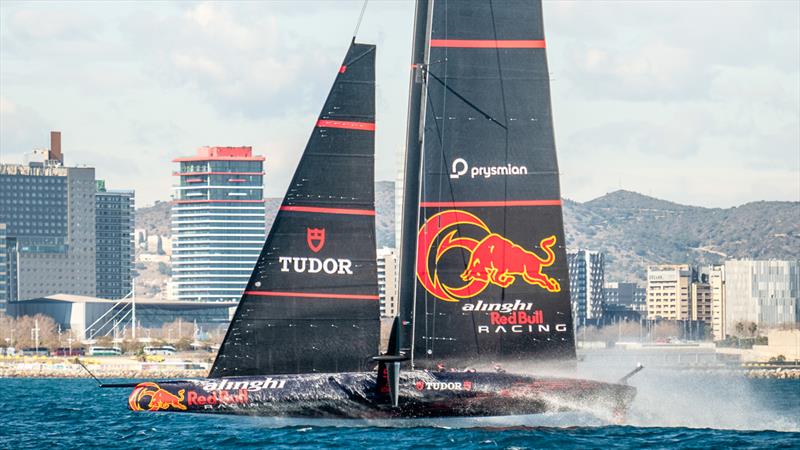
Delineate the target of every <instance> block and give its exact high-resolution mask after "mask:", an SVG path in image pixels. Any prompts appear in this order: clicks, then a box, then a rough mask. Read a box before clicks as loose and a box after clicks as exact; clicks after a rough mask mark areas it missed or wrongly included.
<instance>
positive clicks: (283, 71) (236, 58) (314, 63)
mask: <svg viewBox="0 0 800 450" xmlns="http://www.w3.org/2000/svg"><path fill="white" fill-rule="evenodd" d="M240 6H241V5H238V4H236V5H234V4H226V3H200V4H196V5H194V6H193V7H191V8H188V9H186V10H183V11H179V12H178V13H176V14H174V15H168V16H156V15H150V14H141V13H137V14H134V15H131V16H129V17H126V18H125V20H124V22H123V23H122V24H121V26H122V27H123V28H124V29H125V30H126V34H127V35H128V36H129V39H130V40H132V41H134V40H135V41H136V42H137V43H138V45H141V42H139V41H138V38H139V36H141V34H142V33H148V34H150V35H151V38H150V39H147V40H146V41H145V45H146V47H145V48H144V49H142V48H140V51H141V50H144V51H145V54H147V59H146V61H145V67H144V70H145V71H147V72H148V73H151V74H154V75H155V76H156V77H157V79H158V80H160V82H162V83H164V84H165V85H166V86H169V87H172V88H186V89H190V90H192V91H194V92H195V93H196V94H197V95H199V96H201V98H203V99H205V100H206V101H208V102H209V103H210V104H211V105H213V106H214V107H215V108H216V109H218V110H219V112H220V113H221V114H224V115H236V116H245V117H247V118H250V119H257V118H268V117H275V116H282V115H286V114H287V112H296V111H306V110H307V107H308V103H306V102H304V101H298V98H300V99H308V98H312V97H313V98H318V97H319V96H320V95H324V91H325V90H326V87H325V86H326V85H327V84H329V82H330V80H331V77H332V75H331V73H330V70H326V69H328V68H330V67H332V66H334V65H335V64H336V60H338V59H339V58H340V57H341V56H340V55H332V54H331V53H330V52H326V51H325V50H324V49H320V48H318V47H316V46H314V45H313V43H312V42H308V41H305V42H304V41H303V39H294V36H293V34H294V33H293V32H292V30H291V29H290V28H289V27H288V26H286V25H285V24H282V23H281V21H279V20H278V18H277V17H276V16H274V15H273V14H271V13H270V11H269V8H268V5H264V6H263V7H261V8H254V7H253V6H251V5H244V7H240ZM155 36H157V37H158V38H157V39H155V38H154V37H155ZM164 42H169V43H170V45H168V46H165V45H163V43H164ZM315 107H316V106H315Z"/></svg>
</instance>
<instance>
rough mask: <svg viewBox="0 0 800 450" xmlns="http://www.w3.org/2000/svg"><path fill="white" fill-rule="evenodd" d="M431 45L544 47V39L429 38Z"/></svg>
mask: <svg viewBox="0 0 800 450" xmlns="http://www.w3.org/2000/svg"><path fill="white" fill-rule="evenodd" d="M431 47H447V48H545V47H546V45H545V42H544V40H515V39H506V40H500V41H493V40H484V39H431Z"/></svg>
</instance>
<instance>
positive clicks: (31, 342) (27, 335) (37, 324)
mask: <svg viewBox="0 0 800 450" xmlns="http://www.w3.org/2000/svg"><path fill="white" fill-rule="evenodd" d="M13 328H14V330H15V333H14V338H13V339H14V342H13V345H15V346H16V347H17V348H35V347H36V344H37V335H38V344H39V348H40V349H48V348H49V349H55V348H57V347H58V346H59V335H58V324H57V323H56V321H55V320H53V319H52V318H51V317H47V316H44V315H42V314H37V315H35V316H22V317H19V318H17V319H16V320H15V321H14V325H13ZM37 329H38V333H37V332H36V331H35V330H37Z"/></svg>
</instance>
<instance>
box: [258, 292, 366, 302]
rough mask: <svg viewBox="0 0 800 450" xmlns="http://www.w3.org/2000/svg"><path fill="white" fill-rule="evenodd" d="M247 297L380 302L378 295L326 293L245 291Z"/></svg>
mask: <svg viewBox="0 0 800 450" xmlns="http://www.w3.org/2000/svg"><path fill="white" fill-rule="evenodd" d="M244 293H245V295H255V296H259V297H299V298H336V299H347V300H378V296H377V295H361V294H326V293H324V292H280V291H244Z"/></svg>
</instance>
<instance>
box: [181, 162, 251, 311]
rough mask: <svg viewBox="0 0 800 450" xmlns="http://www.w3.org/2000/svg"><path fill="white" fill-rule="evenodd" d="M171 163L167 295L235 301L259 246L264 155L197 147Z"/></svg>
mask: <svg viewBox="0 0 800 450" xmlns="http://www.w3.org/2000/svg"><path fill="white" fill-rule="evenodd" d="M173 162H175V163H177V164H178V172H176V173H174V174H173V175H175V176H176V177H178V182H177V184H176V185H175V186H174V187H173V189H174V194H173V206H172V236H173V241H172V283H171V284H172V290H173V291H172V295H173V297H174V298H175V299H176V300H190V301H238V300H239V299H240V298H241V295H242V292H243V291H244V288H245V285H246V284H247V281H248V279H249V278H250V273H251V272H252V270H253V266H254V265H255V263H256V260H257V259H258V255H259V253H260V252H261V248H262V246H263V245H264V239H265V223H264V158H263V157H261V156H253V151H252V148H251V147H202V148H200V149H198V150H197V154H196V155H195V156H190V157H183V158H176V159H175V160H173Z"/></svg>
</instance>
